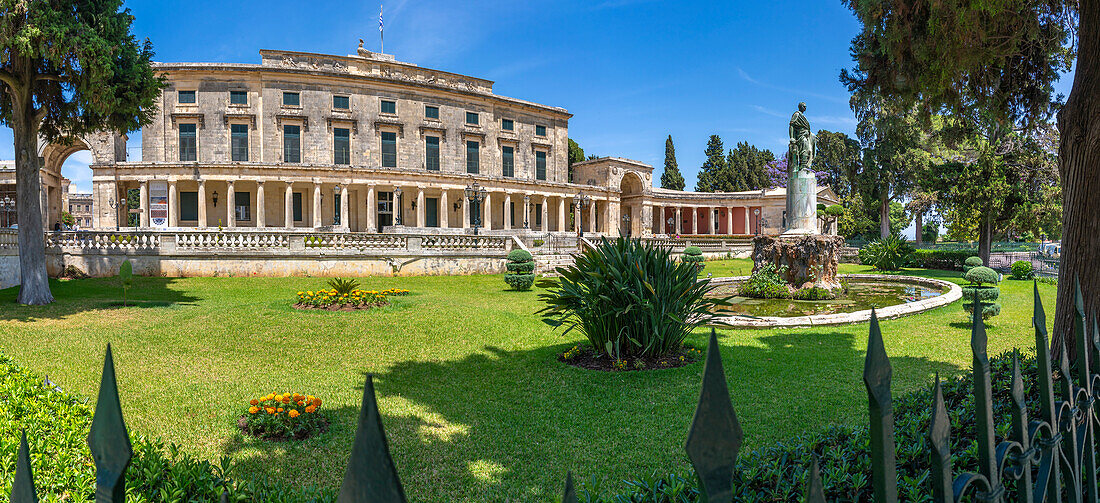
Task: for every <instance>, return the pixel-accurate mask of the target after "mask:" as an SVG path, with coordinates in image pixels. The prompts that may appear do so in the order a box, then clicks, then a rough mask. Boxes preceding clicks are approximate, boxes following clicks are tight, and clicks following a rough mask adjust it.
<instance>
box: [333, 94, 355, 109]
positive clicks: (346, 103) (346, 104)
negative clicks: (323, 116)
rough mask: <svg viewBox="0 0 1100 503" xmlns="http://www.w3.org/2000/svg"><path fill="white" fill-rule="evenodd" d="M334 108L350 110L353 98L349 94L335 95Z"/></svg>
mask: <svg viewBox="0 0 1100 503" xmlns="http://www.w3.org/2000/svg"><path fill="white" fill-rule="evenodd" d="M332 108H337V109H340V110H348V109H350V108H351V98H350V97H348V96H333V97H332Z"/></svg>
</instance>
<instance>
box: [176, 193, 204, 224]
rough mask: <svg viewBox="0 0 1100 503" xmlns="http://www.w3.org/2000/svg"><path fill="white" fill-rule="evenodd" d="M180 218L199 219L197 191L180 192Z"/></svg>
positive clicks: (185, 219)
mask: <svg viewBox="0 0 1100 503" xmlns="http://www.w3.org/2000/svg"><path fill="white" fill-rule="evenodd" d="M179 211H180V220H184V221H188V222H190V221H194V220H198V219H199V193H198V192H180V210H179Z"/></svg>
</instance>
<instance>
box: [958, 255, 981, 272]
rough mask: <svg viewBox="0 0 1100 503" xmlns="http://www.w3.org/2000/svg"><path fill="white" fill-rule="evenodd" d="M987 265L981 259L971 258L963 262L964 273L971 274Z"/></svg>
mask: <svg viewBox="0 0 1100 503" xmlns="http://www.w3.org/2000/svg"><path fill="white" fill-rule="evenodd" d="M984 265H985V263H984V262H982V258H981V257H969V258H967V259H966V260H965V261H964V262H963V272H970V270H971V269H973V268H975V267H982V266H984Z"/></svg>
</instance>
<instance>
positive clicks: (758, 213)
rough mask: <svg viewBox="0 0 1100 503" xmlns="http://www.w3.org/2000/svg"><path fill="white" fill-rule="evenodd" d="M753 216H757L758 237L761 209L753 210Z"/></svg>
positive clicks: (758, 233)
mask: <svg viewBox="0 0 1100 503" xmlns="http://www.w3.org/2000/svg"><path fill="white" fill-rule="evenodd" d="M752 214H753V215H756V235H757V236H759V235H760V208H756V209H754V210H752Z"/></svg>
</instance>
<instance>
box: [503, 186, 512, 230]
mask: <svg viewBox="0 0 1100 503" xmlns="http://www.w3.org/2000/svg"><path fill="white" fill-rule="evenodd" d="M504 229H505V230H511V229H512V194H509V193H507V192H505V193H504Z"/></svg>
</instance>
